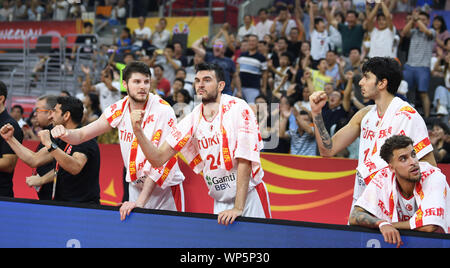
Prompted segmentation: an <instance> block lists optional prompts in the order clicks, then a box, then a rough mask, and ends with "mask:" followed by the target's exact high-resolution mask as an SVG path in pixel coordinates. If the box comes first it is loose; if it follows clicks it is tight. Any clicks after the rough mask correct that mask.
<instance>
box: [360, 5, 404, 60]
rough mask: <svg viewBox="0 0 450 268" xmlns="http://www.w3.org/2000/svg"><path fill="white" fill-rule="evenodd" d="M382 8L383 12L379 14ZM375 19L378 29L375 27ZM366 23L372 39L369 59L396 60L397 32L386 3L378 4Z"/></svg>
mask: <svg viewBox="0 0 450 268" xmlns="http://www.w3.org/2000/svg"><path fill="white" fill-rule="evenodd" d="M380 8H381V10H382V11H383V12H382V13H378V10H379V9H380ZM375 17H376V23H377V25H378V27H375V21H374V18H375ZM366 23H367V31H368V33H369V37H370V46H369V53H368V56H369V58H372V57H391V58H395V57H396V56H397V55H395V54H394V37H395V30H394V24H393V22H392V16H391V13H390V12H389V9H388V7H387V5H386V4H385V3H384V2H381V3H376V4H375V7H374V8H373V9H372V10H371V11H370V13H369V14H368V16H367V22H366Z"/></svg>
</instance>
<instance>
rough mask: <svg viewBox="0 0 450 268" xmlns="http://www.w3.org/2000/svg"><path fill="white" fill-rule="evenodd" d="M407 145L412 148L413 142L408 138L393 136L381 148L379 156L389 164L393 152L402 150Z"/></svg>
mask: <svg viewBox="0 0 450 268" xmlns="http://www.w3.org/2000/svg"><path fill="white" fill-rule="evenodd" d="M409 145H412V146H414V142H413V140H412V139H411V138H410V137H408V136H404V135H394V136H392V137H390V138H388V139H387V140H386V141H385V142H384V144H383V146H381V150H380V156H381V158H382V159H383V160H384V161H386V163H389V162H390V161H391V160H392V156H393V152H394V150H398V149H403V148H406V147H408V146H409Z"/></svg>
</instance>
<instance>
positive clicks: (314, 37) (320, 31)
mask: <svg viewBox="0 0 450 268" xmlns="http://www.w3.org/2000/svg"><path fill="white" fill-rule="evenodd" d="M315 9H316V7H315V4H311V3H310V7H309V20H310V24H309V33H310V39H311V56H312V58H313V60H314V61H315V63H317V62H318V60H319V59H321V58H325V56H326V54H327V51H328V50H330V44H329V41H330V39H329V37H328V30H327V28H328V27H327V25H326V24H325V21H324V19H323V18H321V17H316V15H315V13H314V10H315ZM313 65H315V64H313Z"/></svg>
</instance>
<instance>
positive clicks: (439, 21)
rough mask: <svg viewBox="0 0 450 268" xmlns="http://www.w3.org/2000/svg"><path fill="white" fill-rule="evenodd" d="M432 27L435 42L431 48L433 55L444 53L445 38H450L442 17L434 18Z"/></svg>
mask: <svg viewBox="0 0 450 268" xmlns="http://www.w3.org/2000/svg"><path fill="white" fill-rule="evenodd" d="M432 27H433V29H434V30H435V31H436V42H435V44H434V46H433V53H436V54H438V53H440V52H445V50H446V49H445V44H444V42H445V40H446V39H447V38H450V32H449V31H448V30H447V24H446V23H445V20H444V18H443V17H442V16H436V17H434V18H433V24H432ZM438 50H440V51H438Z"/></svg>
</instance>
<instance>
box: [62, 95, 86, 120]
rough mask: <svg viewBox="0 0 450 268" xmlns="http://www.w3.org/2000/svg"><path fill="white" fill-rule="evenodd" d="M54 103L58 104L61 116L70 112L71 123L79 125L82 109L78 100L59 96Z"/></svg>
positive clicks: (81, 104)
mask: <svg viewBox="0 0 450 268" xmlns="http://www.w3.org/2000/svg"><path fill="white" fill-rule="evenodd" d="M56 101H57V103H58V104H61V111H62V114H65V113H66V112H70V118H71V119H72V121H73V122H74V123H75V124H81V120H82V119H83V111H84V107H83V103H82V102H81V100H80V99H78V98H76V97H73V96H59V97H58V99H57V100H56Z"/></svg>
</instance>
